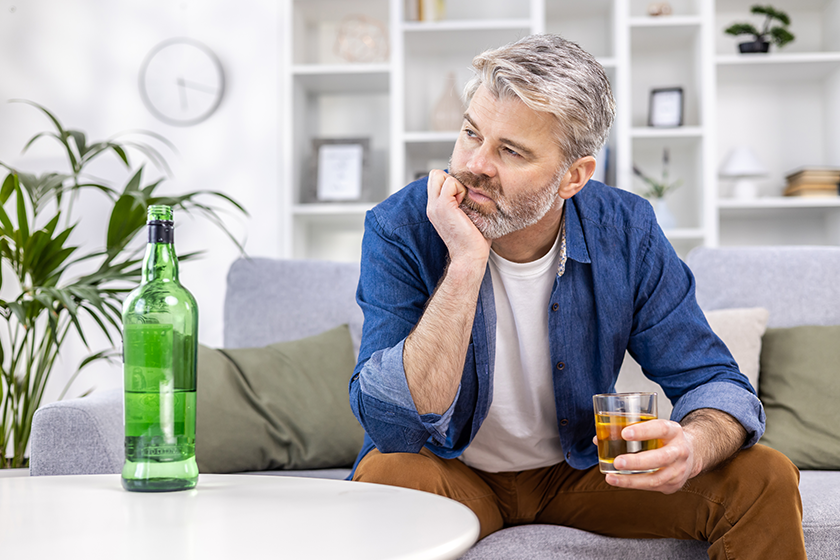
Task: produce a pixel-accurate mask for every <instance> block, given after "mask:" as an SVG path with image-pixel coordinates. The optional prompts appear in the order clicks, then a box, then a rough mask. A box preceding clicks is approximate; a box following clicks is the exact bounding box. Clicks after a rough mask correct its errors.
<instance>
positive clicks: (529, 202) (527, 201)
mask: <svg viewBox="0 0 840 560" xmlns="http://www.w3.org/2000/svg"><path fill="white" fill-rule="evenodd" d="M449 168H450V171H449V174H450V175H452V176H453V177H455V178H456V179H457V180H458V181H459V182H460V183H461V184H462V185H464V186H465V187H467V188H475V189H477V190H479V191H480V192H481V193H483V194H485V195H486V196H488V197H490V198H491V199H492V201H493V202H494V203H495V206H496V208H495V210H488V209H487V208H485V207H482V206H480V205H479V204H478V203H476V202H474V201H473V200H472V199H470V198H469V195H467V196H465V197H464V200H463V201H462V202H461V205H460V207H461V210H463V211H464V214H466V215H467V217H468V218H469V219H470V220H472V223H474V224H475V227H477V228H478V231H480V232H481V233H482V235H484V237H485V238H487V239H498V238H500V237H504V236H505V235H507V234H509V233H513V232H515V231H519V230H521V229H524V228H526V227H528V226H531V225H534V224H535V223H537V222H539V221H540V220H541V219H542V218H543V217H544V216H545V215H546V214H548V211H549V210H551V209H552V207H553V206H554V203H555V201H556V200H557V197H558V196H559V194H558V193H557V189H558V187H559V186H560V181H561V180H562V178H563V176H564V175H565V174H566V170H565V169H562V170H559V171H558V173H556V174H555V175H554V177H553V178H552V179H551V181H550V182H549V183H547V184H546V185H544V186H543V187H542V188H540V189H538V190H537V191H536V192H532V193H523V194H520V195H518V196H515V197H508V196H506V195H505V193H504V189H503V188H502V185H501V183H500V182H499V181H498V179H492V178H490V177H487V176H486V175H476V174H474V173H471V172H469V171H452V170H451V169H452V164H451V163H450V165H449Z"/></svg>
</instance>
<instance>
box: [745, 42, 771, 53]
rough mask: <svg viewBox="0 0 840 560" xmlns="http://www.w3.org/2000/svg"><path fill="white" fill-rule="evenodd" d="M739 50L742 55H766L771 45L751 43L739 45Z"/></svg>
mask: <svg viewBox="0 0 840 560" xmlns="http://www.w3.org/2000/svg"><path fill="white" fill-rule="evenodd" d="M738 50H740V51H741V52H742V53H766V52H768V51H769V50H770V43H768V42H767V41H750V42H749V43H741V44H739V45H738Z"/></svg>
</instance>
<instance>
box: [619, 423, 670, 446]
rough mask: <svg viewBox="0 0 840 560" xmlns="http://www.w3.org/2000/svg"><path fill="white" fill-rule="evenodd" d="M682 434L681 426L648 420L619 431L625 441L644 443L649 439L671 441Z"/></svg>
mask: <svg viewBox="0 0 840 560" xmlns="http://www.w3.org/2000/svg"><path fill="white" fill-rule="evenodd" d="M681 433H682V426H680V425H679V424H678V423H677V422H672V421H670V420H650V421H648V422H640V423H638V424H633V425H632V426H628V427H626V428H624V429H623V430H622V431H621V437H622V438H623V439H625V440H627V441H645V440H649V439H663V440H671V439H674V438H675V437H678V436H679V435H680V434H681Z"/></svg>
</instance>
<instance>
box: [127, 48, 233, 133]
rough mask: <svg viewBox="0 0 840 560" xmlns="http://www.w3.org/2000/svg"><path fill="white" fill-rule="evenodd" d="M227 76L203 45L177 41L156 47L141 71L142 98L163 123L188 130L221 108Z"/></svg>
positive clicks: (216, 58) (214, 56) (144, 62)
mask: <svg viewBox="0 0 840 560" xmlns="http://www.w3.org/2000/svg"><path fill="white" fill-rule="evenodd" d="M224 92H225V76H224V71H223V70H222V64H221V62H219V59H218V57H216V55H215V54H214V53H213V51H211V50H210V49H209V48H207V47H206V46H205V45H203V44H202V43H199V42H198V41H194V40H192V39H185V38H176V39H169V40H167V41H164V42H162V43H160V44H159V45H157V46H156V47H154V48H153V49H152V50H151V51H149V54H148V55H147V56H146V59H145V60H144V61H143V65H142V66H141V68H140V96H141V97H142V98H143V103H144V104H145V105H146V108H147V109H149V111H151V113H152V114H153V115H154V116H155V117H157V118H158V119H160V120H161V121H163V122H165V123H168V124H172V125H176V126H189V125H193V124H197V123H200V122H201V121H203V120H205V119H206V118H207V117H209V116H210V115H212V114H213V112H214V111H215V110H216V109H217V108H218V107H219V104H220V103H221V102H222V96H223V95H224Z"/></svg>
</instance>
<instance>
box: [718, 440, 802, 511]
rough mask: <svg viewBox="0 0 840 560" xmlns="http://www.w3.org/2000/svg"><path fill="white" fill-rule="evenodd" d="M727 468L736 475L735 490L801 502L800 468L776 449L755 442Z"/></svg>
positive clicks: (775, 499) (757, 496)
mask: <svg viewBox="0 0 840 560" xmlns="http://www.w3.org/2000/svg"><path fill="white" fill-rule="evenodd" d="M725 470H729V471H730V473H729V474H733V475H734V477H733V478H734V481H733V482H736V488H734V490H735V491H736V492H739V491H740V492H743V491H747V492H748V493H750V494H752V497H751V498H749V499H761V497H762V496H764V497H766V498H769V499H772V500H774V501H778V502H780V503H801V501H800V498H799V469H797V468H796V466H795V465H794V464H793V463H792V462H791V460H790V459H788V458H787V457H786V456H785V455H784V454H783V453H780V452H779V451H776V450H775V449H772V448H770V447H767V446H765V445H761V444H758V445H755V446H753V447H752V448H750V449H746V450H744V451H742V452H741V453H740V454H739V455H737V456H736V457H735V459H734V460H733V461H732V462H731V463H730V464H729V465H728V466H727V467H726V469H725ZM800 507H801V506H800Z"/></svg>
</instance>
